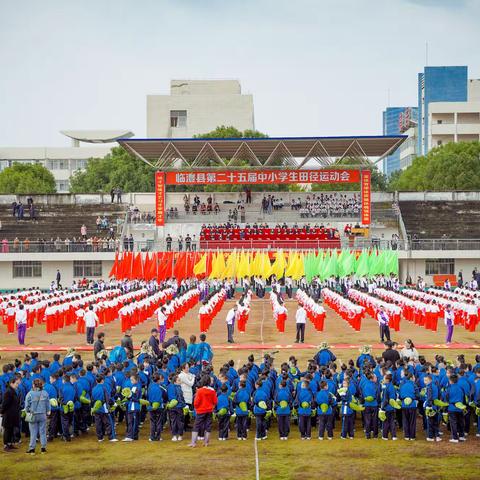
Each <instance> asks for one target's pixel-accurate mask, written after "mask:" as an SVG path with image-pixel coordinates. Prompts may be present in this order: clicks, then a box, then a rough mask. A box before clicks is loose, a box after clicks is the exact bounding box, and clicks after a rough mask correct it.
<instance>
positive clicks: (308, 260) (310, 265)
mask: <svg viewBox="0 0 480 480" xmlns="http://www.w3.org/2000/svg"><path fill="white" fill-rule="evenodd" d="M316 261H317V258H316V257H315V253H314V252H310V253H309V254H308V255H307V256H306V257H305V260H304V264H303V267H304V270H305V278H306V279H307V282H310V281H311V280H312V278H313V277H314V276H315V273H314V272H315V270H316Z"/></svg>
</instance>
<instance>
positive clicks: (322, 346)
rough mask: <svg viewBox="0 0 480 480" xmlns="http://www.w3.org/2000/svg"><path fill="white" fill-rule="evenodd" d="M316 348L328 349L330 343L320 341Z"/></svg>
mask: <svg viewBox="0 0 480 480" xmlns="http://www.w3.org/2000/svg"><path fill="white" fill-rule="evenodd" d="M318 348H319V349H320V350H328V349H329V348H330V345H329V344H328V342H322V343H321V344H320V345H319V346H318Z"/></svg>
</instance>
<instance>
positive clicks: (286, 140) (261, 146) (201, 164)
mask: <svg viewBox="0 0 480 480" xmlns="http://www.w3.org/2000/svg"><path fill="white" fill-rule="evenodd" d="M406 138H407V136H406V135H389V136H360V137H358V136H352V137H283V138H282V137H280V138H278V137H277V138H206V139H202V138H120V139H118V143H119V144H120V145H121V146H122V147H123V148H125V149H126V150H127V151H129V152H130V153H132V154H133V155H135V156H136V157H137V158H139V159H140V160H142V161H144V162H145V163H147V164H149V165H151V166H152V167H153V168H155V169H156V170H177V169H195V168H202V169H203V168H222V167H223V168H225V167H232V166H245V165H250V166H258V167H272V168H274V167H280V166H281V167H291V168H302V167H303V168H308V167H310V168H311V166H312V165H314V166H316V167H320V168H321V167H329V166H332V165H334V164H335V163H337V162H339V161H340V160H343V159H344V158H355V159H360V160H361V162H362V164H364V165H366V166H367V165H372V162H371V160H370V159H371V158H375V163H377V162H379V161H380V160H381V159H383V158H384V157H385V156H387V155H390V154H391V153H393V152H394V151H395V150H396V149H397V148H398V146H399V145H400V144H401V143H402V142H404V141H405V139H406ZM307 164H308V166H307ZM356 167H358V165H356Z"/></svg>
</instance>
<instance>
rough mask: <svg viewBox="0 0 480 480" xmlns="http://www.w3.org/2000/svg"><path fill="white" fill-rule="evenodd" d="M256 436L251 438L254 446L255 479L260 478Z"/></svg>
mask: <svg viewBox="0 0 480 480" xmlns="http://www.w3.org/2000/svg"><path fill="white" fill-rule="evenodd" d="M257 443H258V442H257V438H256V437H255V438H254V439H253V445H254V447H255V479H256V480H260V464H259V461H258V447H257Z"/></svg>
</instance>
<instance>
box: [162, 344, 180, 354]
mask: <svg viewBox="0 0 480 480" xmlns="http://www.w3.org/2000/svg"><path fill="white" fill-rule="evenodd" d="M165 352H166V353H168V355H176V354H177V353H178V347H177V346H176V345H175V344H173V343H172V344H171V345H169V346H168V347H167V348H166V349H165Z"/></svg>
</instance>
